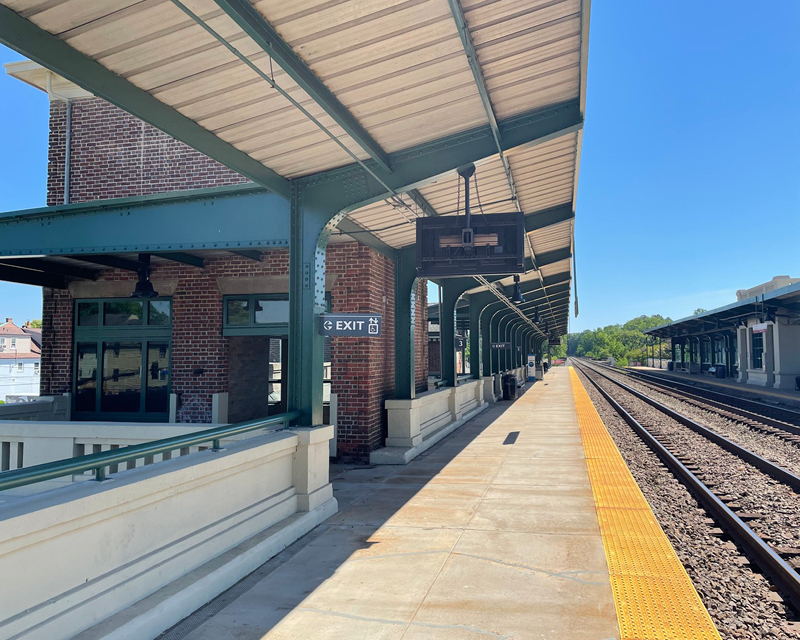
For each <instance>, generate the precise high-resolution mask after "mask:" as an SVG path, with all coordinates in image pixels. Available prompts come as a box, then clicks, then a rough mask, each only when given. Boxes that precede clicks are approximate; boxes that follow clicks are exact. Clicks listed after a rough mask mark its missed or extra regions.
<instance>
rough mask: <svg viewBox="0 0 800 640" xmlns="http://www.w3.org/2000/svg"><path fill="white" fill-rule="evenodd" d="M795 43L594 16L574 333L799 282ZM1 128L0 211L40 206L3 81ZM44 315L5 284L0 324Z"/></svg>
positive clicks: (637, 0)
mask: <svg viewBox="0 0 800 640" xmlns="http://www.w3.org/2000/svg"><path fill="white" fill-rule="evenodd" d="M799 30H800V3H798V2H797V1H796V0H776V1H774V2H771V3H769V9H768V10H766V9H763V10H754V9H753V4H752V3H751V2H744V1H741V0H737V1H727V2H725V1H723V0H706V1H704V2H696V1H690V0H683V1H680V2H677V1H673V2H641V0H614V1H613V2H598V1H595V2H594V3H593V5H592V16H591V36H590V51H589V86H588V92H587V105H586V126H585V130H584V137H583V155H582V158H581V173H580V183H579V189H578V200H577V222H576V250H577V262H578V269H577V287H578V294H579V301H580V316H579V317H578V318H577V319H575V318H572V319H571V321H570V328H571V330H573V331H576V330H578V331H580V330H583V329H587V328H595V327H597V326H604V325H606V324H611V323H615V322H625V321H626V320H628V319H630V318H632V317H635V316H637V315H641V314H652V313H660V314H662V315H669V316H671V317H672V318H679V317H683V316H686V315H689V314H691V312H692V311H693V310H694V309H695V308H697V307H705V308H713V307H715V306H720V305H723V304H727V303H729V302H732V301H734V300H735V292H736V289H741V288H747V287H751V286H754V285H756V284H759V283H761V282H764V281H767V280H769V279H770V278H772V276H774V275H779V274H787V275H791V276H795V277H800V258H799V257H798V253H799V252H798V240H800V126H798V115H800V75H799V74H798V72H797V70H798V69H799V68H800V47H798V46H797V33H798V31H799ZM16 59H19V56H17V54H15V53H13V52H12V51H9V50H8V49H4V48H2V47H0V61H1V62H9V61H11V60H16ZM0 128H1V129H0V136H1V137H0V139H2V140H3V141H4V148H5V153H3V154H2V157H0V210H11V209H18V208H24V207H34V206H40V205H43V204H44V202H45V180H46V170H47V99H46V97H45V95H44V94H43V93H42V92H40V91H38V90H36V89H33V88H31V87H28V86H27V85H24V84H22V83H20V82H19V81H17V80H14V79H11V78H9V77H7V76H5V75H2V76H0ZM431 293H433V292H431ZM432 299H433V296H432ZM40 315H41V295H40V292H39V289H38V288H35V287H25V286H22V285H12V284H8V283H0V317H5V316H12V317H14V318H15V319H19V320H21V321H24V320H27V319H32V318H38V317H40Z"/></svg>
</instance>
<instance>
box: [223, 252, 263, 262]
mask: <svg viewBox="0 0 800 640" xmlns="http://www.w3.org/2000/svg"><path fill="white" fill-rule="evenodd" d="M229 253H233V254H235V255H237V256H242V257H243V258H247V259H249V260H254V261H255V262H261V252H260V251H247V250H245V251H230V252H229Z"/></svg>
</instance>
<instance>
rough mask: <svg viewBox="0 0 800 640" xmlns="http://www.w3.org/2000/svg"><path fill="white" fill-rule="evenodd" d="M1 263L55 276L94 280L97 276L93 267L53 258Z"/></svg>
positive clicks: (3, 261)
mask: <svg viewBox="0 0 800 640" xmlns="http://www.w3.org/2000/svg"><path fill="white" fill-rule="evenodd" d="M0 264H3V265H5V266H7V267H17V268H21V269H29V270H31V271H39V272H41V273H48V274H50V275H54V276H64V277H67V278H80V279H82V280H94V279H95V278H96V277H97V271H96V270H93V269H86V268H83V267H80V266H76V265H70V264H64V263H61V262H53V261H51V260H40V259H38V258H18V259H16V260H0Z"/></svg>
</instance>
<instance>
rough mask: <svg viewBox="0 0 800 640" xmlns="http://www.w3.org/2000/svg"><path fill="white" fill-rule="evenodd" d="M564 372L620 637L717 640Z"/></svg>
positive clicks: (595, 418) (587, 402)
mask: <svg viewBox="0 0 800 640" xmlns="http://www.w3.org/2000/svg"><path fill="white" fill-rule="evenodd" d="M569 373H570V378H571V381H572V392H573V395H574V397H575V408H576V410H577V412H578V425H579V427H580V431H581V439H582V440H583V450H584V454H585V455H586V466H587V467H588V469H589V479H590V481H591V484H592V493H593V494H594V500H595V505H596V507H597V518H598V521H599V522H600V533H601V534H602V536H603V546H604V547H605V550H606V559H607V560H608V572H609V574H610V577H611V590H612V591H613V593H614V604H615V605H616V608H617V620H618V622H619V629H620V634H621V640H686V639H688V638H691V639H692V640H705V639H706V638H709V639H714V640H719V639H720V635H719V632H718V631H717V628H716V627H715V626H714V623H713V622H712V620H711V617H710V616H709V615H708V611H706V608H705V606H704V605H703V603H702V601H701V600H700V596H698V595H697V591H695V588H694V585H693V584H692V581H691V579H690V578H689V576H688V575H687V573H686V570H685V569H684V568H683V565H682V564H681V561H680V560H679V559H678V556H677V555H676V554H675V550H674V549H673V548H672V545H671V544H670V543H669V540H668V539H667V536H666V535H665V534H664V532H663V531H662V530H661V527H660V526H659V524H658V521H657V520H656V518H655V516H654V515H653V512H652V511H651V510H650V505H649V504H648V503H647V500H646V499H645V497H644V495H643V494H642V492H641V490H640V489H639V485H638V484H636V480H634V478H633V476H632V475H631V473H630V471H629V470H628V467H627V465H626V464H625V461H624V460H623V459H622V456H621V455H620V453H619V450H618V449H617V447H616V445H615V444H614V441H613V440H612V439H611V435H610V434H609V433H608V430H607V429H606V427H605V425H604V424H603V421H602V420H601V419H600V416H599V414H598V413H597V410H596V409H595V408H594V404H592V401H591V399H590V398H589V394H588V393H587V392H586V389H584V387H583V383H582V382H581V380H580V378H579V377H578V374H576V373H575V370H574V369H573V368H572V367H570V372H569Z"/></svg>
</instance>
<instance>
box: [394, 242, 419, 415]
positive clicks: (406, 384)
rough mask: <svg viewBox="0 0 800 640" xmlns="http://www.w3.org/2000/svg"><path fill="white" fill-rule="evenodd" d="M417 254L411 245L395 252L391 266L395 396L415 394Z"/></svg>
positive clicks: (408, 398)
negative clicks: (393, 299) (392, 273)
mask: <svg viewBox="0 0 800 640" xmlns="http://www.w3.org/2000/svg"><path fill="white" fill-rule="evenodd" d="M416 284H417V254H416V247H414V246H413V245H412V246H410V247H406V248H405V249H402V250H401V251H399V252H398V254H397V261H396V262H395V269H394V287H395V302H394V304H395V306H394V322H395V324H394V352H395V365H394V387H395V397H396V398H398V399H401V400H410V399H413V398H414V397H415V395H416V375H415V371H416V358H415V353H416V350H415V348H414V329H415V323H416Z"/></svg>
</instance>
